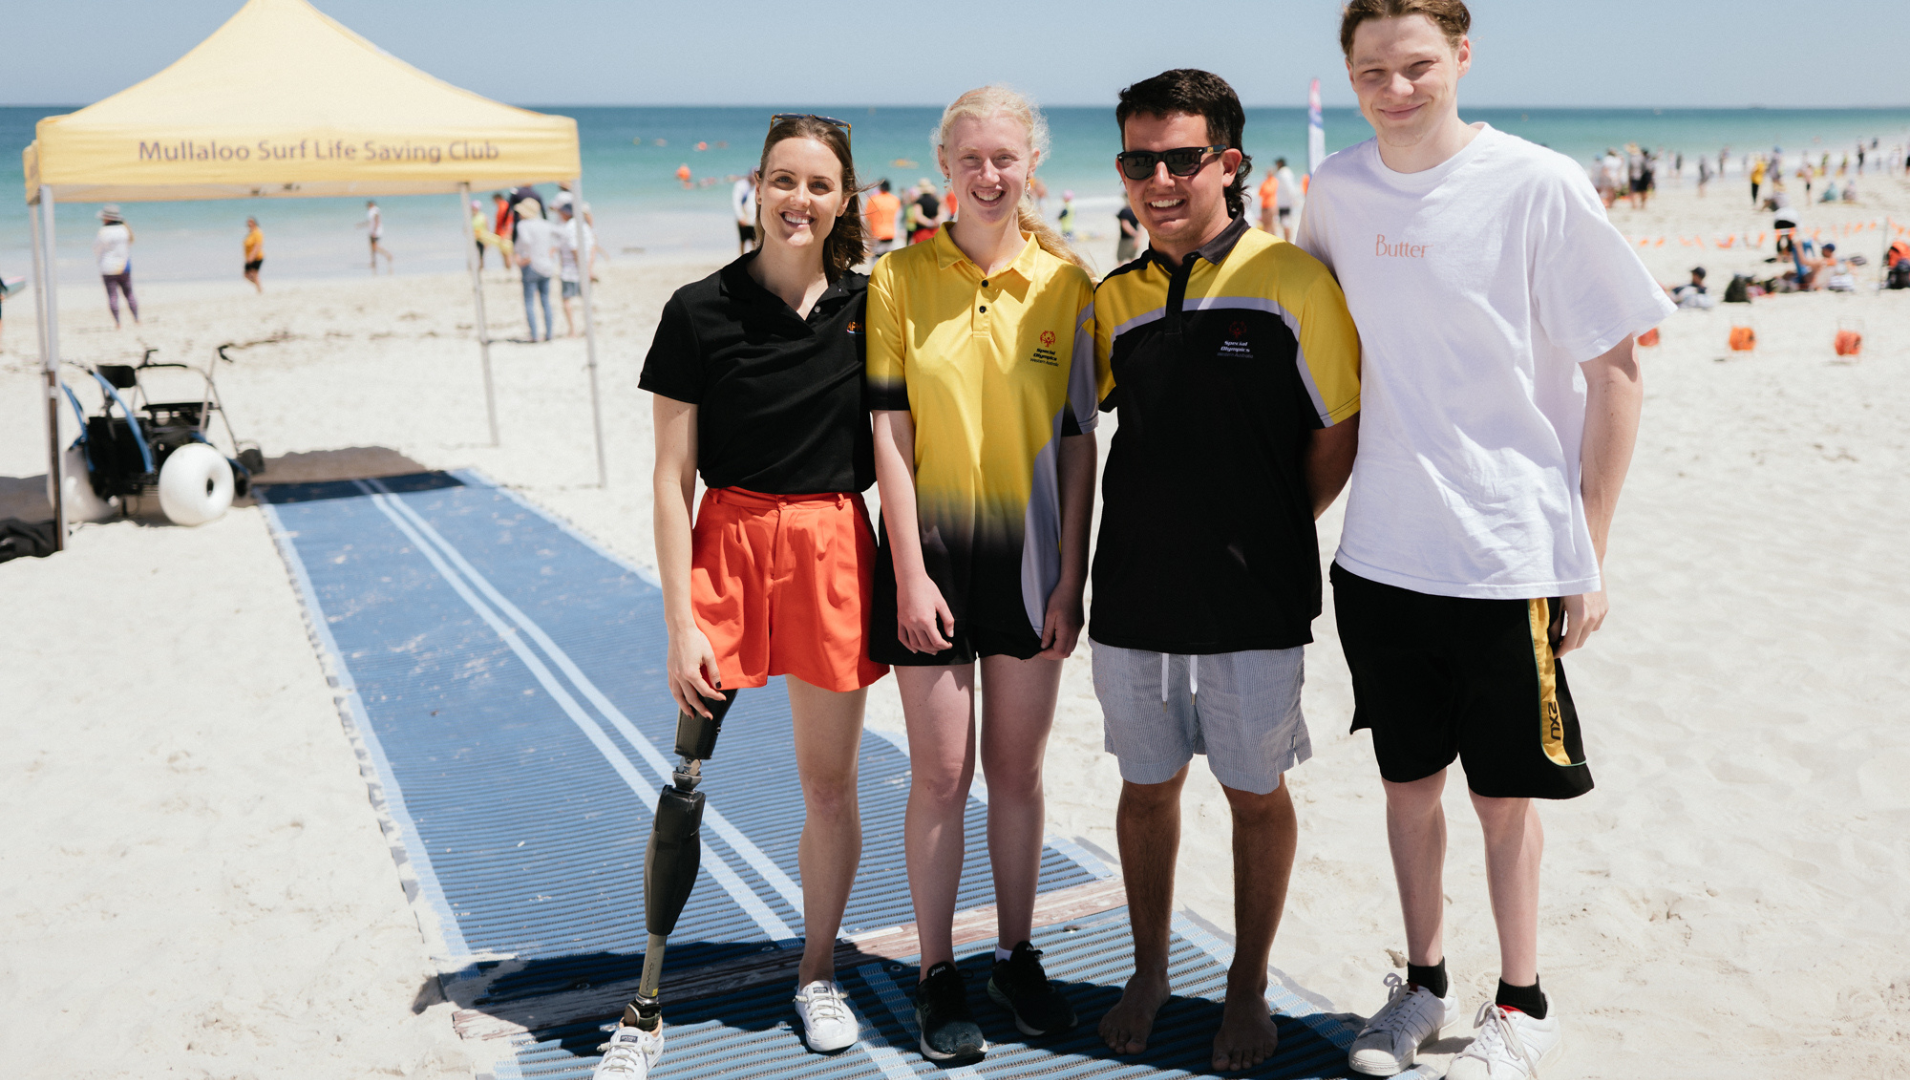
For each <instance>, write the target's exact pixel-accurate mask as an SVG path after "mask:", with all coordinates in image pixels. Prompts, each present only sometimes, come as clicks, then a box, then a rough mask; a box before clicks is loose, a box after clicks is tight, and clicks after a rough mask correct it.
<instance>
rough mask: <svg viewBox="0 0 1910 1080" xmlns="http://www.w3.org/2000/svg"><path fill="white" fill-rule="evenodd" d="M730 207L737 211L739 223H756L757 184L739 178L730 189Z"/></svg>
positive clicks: (737, 221)
mask: <svg viewBox="0 0 1910 1080" xmlns="http://www.w3.org/2000/svg"><path fill="white" fill-rule="evenodd" d="M730 208H731V209H733V210H735V211H736V223H737V224H738V225H754V224H756V185H755V184H752V183H750V182H749V181H748V180H738V181H737V182H736V186H735V187H733V188H731V189H730Z"/></svg>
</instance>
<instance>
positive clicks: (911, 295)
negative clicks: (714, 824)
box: [868, 86, 1096, 1061]
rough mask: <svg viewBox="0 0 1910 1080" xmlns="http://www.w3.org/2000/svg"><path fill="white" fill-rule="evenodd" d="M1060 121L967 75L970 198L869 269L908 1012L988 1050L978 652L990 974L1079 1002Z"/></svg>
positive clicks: (1081, 455) (1072, 328) (1081, 314)
mask: <svg viewBox="0 0 1910 1080" xmlns="http://www.w3.org/2000/svg"><path fill="white" fill-rule="evenodd" d="M1047 137H1048V132H1047V124H1046V123H1045V121H1044V120H1043V119H1042V117H1041V114H1040V113H1039V112H1038V111H1037V110H1036V109H1035V108H1034V107H1033V106H1032V105H1031V104H1030V103H1029V102H1028V101H1027V100H1026V99H1024V98H1023V97H1021V96H1020V95H1019V94H1016V93H1015V92H1013V91H1011V90H1008V89H1006V88H1003V87H994V86H990V87H983V88H981V89H979V90H972V91H970V92H968V93H966V94H963V95H962V96H961V97H960V98H958V99H956V101H955V103H954V104H952V105H950V106H949V107H948V109H947V110H946V111H945V112H944V113H943V114H942V122H941V126H940V128H939V129H938V136H937V148H936V159H937V162H938V164H939V165H940V166H941V168H942V171H943V173H944V174H945V175H946V176H947V177H948V180H949V184H950V186H949V192H950V194H951V196H952V197H953V198H954V200H955V201H956V203H957V204H958V205H959V206H960V207H961V211H960V216H959V217H958V218H957V219H956V220H955V221H954V222H952V223H950V224H947V225H944V226H943V227H942V228H941V230H940V231H939V232H938V233H937V234H936V235H935V236H934V238H933V239H931V240H930V241H928V242H927V243H922V244H917V245H914V246H912V247H909V248H906V249H903V250H900V251H893V252H890V253H889V254H888V255H885V256H884V257H883V258H882V260H881V261H880V262H879V263H877V264H876V266H875V270H874V272H873V274H872V275H871V278H870V282H869V306H868V318H869V329H868V386H869V397H870V407H871V408H872V409H873V410H874V412H875V456H876V482H877V485H878V487H879V489H880V491H881V495H882V529H881V533H882V535H881V540H880V547H879V548H878V554H877V560H878V561H877V564H876V596H875V606H874V609H873V614H872V617H871V620H870V634H869V639H870V656H871V658H872V659H874V660H877V661H879V662H881V663H885V664H890V665H893V666H894V670H895V675H896V681H897V684H898V688H899V689H900V691H901V694H902V708H903V712H904V714H905V717H906V719H907V723H908V735H909V756H910V760H911V770H912V778H913V786H912V787H911V788H910V792H909V805H908V819H907V826H906V841H907V852H908V871H909V891H910V893H911V895H912V897H913V900H914V903H915V917H916V923H917V926H918V928H919V930H920V934H921V947H922V973H921V983H920V986H919V987H918V989H917V992H916V1022H917V1028H918V1030H919V1031H920V1032H921V1049H922V1053H923V1054H924V1055H925V1056H927V1057H929V1058H931V1059H934V1060H937V1061H962V1060H975V1059H977V1058H980V1057H981V1056H982V1055H983V1054H984V1053H986V1050H987V1045H986V1043H985V1042H984V1040H983V1038H982V1033H981V1029H980V1027H978V1026H977V1025H976V1024H975V1022H974V1018H973V1015H972V1014H971V1013H970V1011H969V1008H968V1003H967V1000H966V991H965V988H964V987H963V984H962V977H961V973H960V972H959V971H958V970H957V969H956V968H955V966H954V963H953V961H954V959H955V956H954V946H953V943H952V941H951V933H952V922H953V919H954V913H955V898H956V892H957V889H958V888H959V886H960V884H961V872H962V858H963V850H962V847H963V825H964V820H963V819H964V809H965V807H966V803H967V797H968V788H969V783H970V781H971V780H972V779H973V777H974V772H975V764H976V745H975V744H976V723H975V690H976V675H977V672H976V666H977V663H978V662H979V665H980V681H981V684H982V685H983V686H984V687H985V688H986V690H987V693H986V695H985V696H984V697H983V699H982V717H981V725H980V743H981V749H980V760H981V766H982V769H983V772H984V774H985V775H986V777H987V781H988V854H989V862H990V864H991V866H992V868H993V871H994V884H995V899H996V904H997V911H998V924H999V925H998V932H999V939H998V942H997V946H996V950H995V960H996V963H995V967H994V971H993V975H992V977H991V978H990V979H989V982H988V991H989V996H990V997H991V998H993V999H994V1000H995V1001H996V1002H997V1003H999V1004H1001V1005H1002V1006H1004V1007H1006V1008H1008V1009H1009V1010H1010V1011H1011V1012H1012V1013H1013V1014H1014V1018H1015V1022H1016V1025H1017V1026H1018V1027H1019V1028H1020V1030H1021V1031H1022V1032H1023V1033H1025V1034H1028V1035H1043V1034H1047V1033H1050V1032H1057V1031H1064V1030H1066V1029H1068V1028H1070V1027H1072V1026H1074V1023H1075V1013H1074V1009H1073V1008H1072V1007H1071V1006H1070V1005H1069V1004H1068V1002H1067V1000H1066V999H1065V998H1064V997H1062V996H1061V994H1060V993H1059V992H1057V991H1056V990H1055V989H1054V988H1053V987H1052V986H1051V985H1050V984H1049V982H1048V979H1047V975H1046V973H1045V972H1044V971H1043V970H1042V967H1041V961H1040V959H1039V956H1040V952H1039V950H1036V949H1035V948H1034V947H1033V946H1032V945H1031V944H1030V943H1029V938H1030V934H1031V929H1032V927H1031V923H1032V921H1033V915H1034V900H1035V887H1036V883H1037V879H1038V878H1039V876H1040V865H1041V838H1042V834H1043V832H1044V823H1045V816H1046V808H1045V805H1044V803H1043V798H1042V785H1041V768H1042V758H1043V756H1044V754H1045V752H1046V748H1047V741H1048V730H1049V728H1050V727H1051V726H1052V725H1053V722H1054V707H1055V696H1056V692H1057V689H1058V688H1059V685H1060V680H1061V662H1062V660H1063V659H1065V658H1066V657H1067V656H1068V654H1069V653H1070V652H1072V651H1073V649H1074V643H1075V639H1076V638H1077V637H1078V636H1079V634H1080V632H1081V624H1082V612H1081V591H1082V587H1083V585H1084V584H1085V582H1086V580H1087V569H1088V522H1089V518H1090V508H1091V504H1092V499H1093V488H1094V458H1095V443H1094V423H1095V415H1096V413H1095V406H1096V398H1095V387H1094V352H1093V345H1092V329H1093V301H1094V286H1093V282H1092V280H1091V279H1090V278H1089V277H1088V274H1087V272H1086V271H1085V270H1084V269H1083V268H1082V267H1081V265H1080V259H1079V257H1078V256H1076V255H1075V254H1074V253H1073V252H1072V251H1070V250H1069V249H1068V247H1067V245H1066V244H1065V243H1063V242H1062V240H1061V238H1060V237H1059V236H1058V235H1057V234H1056V233H1055V232H1054V230H1053V229H1052V228H1050V227H1049V226H1048V225H1047V224H1046V223H1045V222H1043V221H1042V219H1041V217H1040V215H1039V214H1038V213H1037V212H1036V211H1035V209H1034V206H1033V204H1032V203H1031V202H1030V201H1029V200H1028V199H1027V198H1026V194H1027V185H1028V180H1029V177H1030V175H1031V174H1032V173H1033V172H1034V169H1035V166H1036V165H1037V163H1038V162H1039V161H1040V158H1041V154H1042V151H1043V150H1044V149H1045V148H1046V144H1047Z"/></svg>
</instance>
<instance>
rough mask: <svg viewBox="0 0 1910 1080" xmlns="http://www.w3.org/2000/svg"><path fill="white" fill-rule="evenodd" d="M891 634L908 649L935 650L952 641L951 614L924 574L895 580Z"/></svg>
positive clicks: (946, 604) (946, 645) (952, 620)
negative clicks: (893, 622) (893, 624)
mask: <svg viewBox="0 0 1910 1080" xmlns="http://www.w3.org/2000/svg"><path fill="white" fill-rule="evenodd" d="M895 592H896V596H895V636H896V637H897V638H898V639H900V640H901V642H902V644H903V645H906V646H907V647H908V649H909V651H910V652H918V653H938V652H941V651H942V650H944V649H946V648H948V647H949V646H950V645H952V644H954V642H953V641H952V640H951V639H953V638H954V637H955V615H954V613H953V612H951V611H949V609H948V601H946V600H944V599H942V590H941V589H939V588H937V587H936V585H935V582H934V581H932V580H930V579H929V576H928V575H927V574H915V575H912V576H910V577H909V578H908V579H906V580H902V581H897V582H896V587H895Z"/></svg>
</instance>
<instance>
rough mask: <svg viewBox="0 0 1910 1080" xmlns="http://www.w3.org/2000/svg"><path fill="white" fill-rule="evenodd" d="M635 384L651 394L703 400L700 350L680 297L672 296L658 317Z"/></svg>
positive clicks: (688, 400) (687, 400) (696, 400)
mask: <svg viewBox="0 0 1910 1080" xmlns="http://www.w3.org/2000/svg"><path fill="white" fill-rule="evenodd" d="M637 386H638V388H640V389H643V390H648V391H650V392H651V393H653V394H661V395H662V396H664V397H667V398H672V399H674V400H677V401H684V402H688V403H689V404H691V405H696V404H699V403H700V402H702V400H703V350H702V347H701V346H700V345H698V344H697V340H696V327H695V326H693V325H691V323H690V313H689V310H688V309H687V308H685V307H684V304H683V298H682V297H680V296H672V297H670V299H669V302H667V303H665V304H664V305H663V315H662V317H661V318H659V319H658V320H657V333H656V337H654V338H652V339H651V341H650V355H648V356H646V357H644V358H643V374H642V375H640V376H638V378H637Z"/></svg>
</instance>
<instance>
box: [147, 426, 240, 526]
mask: <svg viewBox="0 0 1910 1080" xmlns="http://www.w3.org/2000/svg"><path fill="white" fill-rule="evenodd" d="M231 505H232V465H231V464H230V463H229V462H227V461H226V459H225V457H224V455H222V454H220V453H219V452H218V451H217V450H214V449H213V448H212V447H210V446H207V445H206V444H205V443H187V444H186V445H184V446H182V447H180V448H179V449H177V450H174V451H173V452H172V456H170V457H168V458H167V459H166V463H165V464H164V465H162V466H160V468H159V508H160V509H161V510H163V511H165V512H166V520H168V521H170V522H172V523H173V524H174V525H204V524H205V523H206V522H208V521H213V520H215V519H217V518H218V517H220V516H221V515H223V514H224V513H225V511H226V507H228V506H231Z"/></svg>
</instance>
